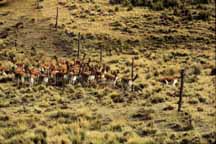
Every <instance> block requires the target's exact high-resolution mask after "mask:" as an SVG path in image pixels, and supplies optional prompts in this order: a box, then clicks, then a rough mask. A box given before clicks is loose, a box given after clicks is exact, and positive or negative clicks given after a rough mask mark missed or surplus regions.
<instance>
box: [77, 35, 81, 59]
mask: <svg viewBox="0 0 216 144" xmlns="http://www.w3.org/2000/svg"><path fill="white" fill-rule="evenodd" d="M80 37H81V36H80V33H79V34H78V50H77V58H78V59H79V56H80V48H81V43H80V41H81V40H80Z"/></svg>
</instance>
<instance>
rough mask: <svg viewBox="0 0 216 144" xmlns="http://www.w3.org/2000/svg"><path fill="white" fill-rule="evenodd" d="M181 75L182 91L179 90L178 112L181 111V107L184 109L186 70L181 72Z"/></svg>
mask: <svg viewBox="0 0 216 144" xmlns="http://www.w3.org/2000/svg"><path fill="white" fill-rule="evenodd" d="M180 74H181V77H180V78H181V81H180V82H181V84H180V90H179V102H178V112H180V111H181V107H182V96H183V90H184V75H185V71H184V69H182V70H181V72H180Z"/></svg>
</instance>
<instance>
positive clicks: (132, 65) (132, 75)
mask: <svg viewBox="0 0 216 144" xmlns="http://www.w3.org/2000/svg"><path fill="white" fill-rule="evenodd" d="M133 79H134V57H132V64H131V82H132V85H131V91H132V92H133V91H134V86H133Z"/></svg>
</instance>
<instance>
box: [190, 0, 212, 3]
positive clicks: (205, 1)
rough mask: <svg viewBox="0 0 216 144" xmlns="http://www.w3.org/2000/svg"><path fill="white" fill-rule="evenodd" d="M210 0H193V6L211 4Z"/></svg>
mask: <svg viewBox="0 0 216 144" xmlns="http://www.w3.org/2000/svg"><path fill="white" fill-rule="evenodd" d="M210 2H211V1H210V0H193V1H192V4H209V3H210Z"/></svg>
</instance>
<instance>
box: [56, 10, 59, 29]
mask: <svg viewBox="0 0 216 144" xmlns="http://www.w3.org/2000/svg"><path fill="white" fill-rule="evenodd" d="M58 17H59V9H58V6H57V8H56V23H55V28H56V30H58Z"/></svg>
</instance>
